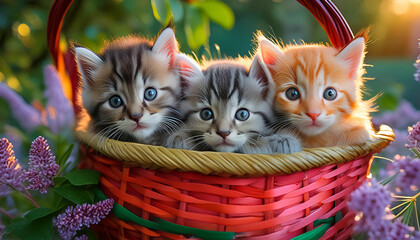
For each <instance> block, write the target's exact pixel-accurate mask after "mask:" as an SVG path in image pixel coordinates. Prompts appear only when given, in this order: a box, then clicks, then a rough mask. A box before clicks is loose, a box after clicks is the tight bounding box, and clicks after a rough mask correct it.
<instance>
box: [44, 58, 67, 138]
mask: <svg viewBox="0 0 420 240" xmlns="http://www.w3.org/2000/svg"><path fill="white" fill-rule="evenodd" d="M44 82H45V86H46V89H45V91H44V96H45V97H46V98H47V100H48V101H47V107H46V109H47V123H48V127H49V128H50V130H51V131H52V132H53V133H58V132H59V131H60V130H62V129H64V128H68V127H72V126H73V123H74V111H73V107H72V105H71V103H70V102H69V100H68V99H67V98H66V96H65V95H64V92H63V88H62V86H61V81H60V77H59V75H58V73H57V71H56V69H55V67H54V66H52V65H48V66H46V67H45V68H44Z"/></svg>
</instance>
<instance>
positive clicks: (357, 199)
mask: <svg viewBox="0 0 420 240" xmlns="http://www.w3.org/2000/svg"><path fill="white" fill-rule="evenodd" d="M405 140H406V141H408V144H406V145H405V146H406V147H407V148H408V149H410V150H411V151H412V153H414V156H400V155H395V157H394V161H393V163H392V164H389V165H387V167H386V170H387V172H388V175H389V174H391V175H395V174H396V177H395V181H394V182H393V185H388V188H390V189H395V191H398V192H403V193H407V192H410V191H411V192H412V191H418V190H419V189H420V159H419V158H420V152H419V146H418V142H419V141H420V122H418V123H416V124H415V125H414V126H413V127H410V128H409V134H408V136H407V137H406V138H405ZM391 186H392V187H391ZM419 194H420V193H418V194H416V195H414V196H413V197H404V196H403V197H401V196H395V197H396V198H402V200H403V201H406V202H407V203H406V204H408V203H409V201H411V199H414V200H415V198H416V197H417V196H418V195H419ZM390 204H391V195H390V192H388V191H387V190H385V187H384V186H382V185H381V184H378V183H377V181H376V180H375V179H374V178H373V179H372V180H371V181H370V182H366V183H365V184H363V185H362V186H361V187H360V188H358V189H357V190H355V191H354V192H353V193H352V194H351V199H350V201H349V202H348V207H349V209H350V210H352V211H354V212H356V213H358V215H357V217H356V219H357V220H358V221H357V224H356V226H355V228H354V231H355V232H356V233H362V232H365V233H367V235H368V237H369V239H381V240H387V239H390V240H394V239H395V240H399V239H409V240H420V233H419V232H416V231H413V230H412V229H410V227H408V226H407V225H405V224H403V223H401V222H400V219H399V218H396V217H395V216H394V215H392V211H389V210H387V206H389V205H390ZM397 209H398V207H397ZM402 211H404V210H400V212H399V214H398V215H397V216H401V214H403V213H404V212H402ZM415 211H416V210H415ZM405 214H411V212H409V213H407V212H405Z"/></svg>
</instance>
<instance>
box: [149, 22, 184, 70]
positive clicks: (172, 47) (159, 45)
mask: <svg viewBox="0 0 420 240" xmlns="http://www.w3.org/2000/svg"><path fill="white" fill-rule="evenodd" d="M152 51H153V52H155V53H160V54H164V55H166V56H167V57H168V58H169V65H170V66H171V67H173V66H174V63H175V56H176V54H177V53H178V51H179V50H178V42H177V41H176V38H175V33H174V31H173V30H172V28H166V29H165V30H163V31H162V33H161V34H160V35H159V37H158V38H157V39H156V42H155V43H154V44H153V47H152Z"/></svg>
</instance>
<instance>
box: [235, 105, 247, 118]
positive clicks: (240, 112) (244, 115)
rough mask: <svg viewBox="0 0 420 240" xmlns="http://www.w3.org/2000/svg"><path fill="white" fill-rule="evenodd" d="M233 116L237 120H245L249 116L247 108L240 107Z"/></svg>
mask: <svg viewBox="0 0 420 240" xmlns="http://www.w3.org/2000/svg"><path fill="white" fill-rule="evenodd" d="M235 118H236V119H238V120H239V121H246V120H247V119H248V118H249V111H248V109H245V108H241V109H239V110H238V111H236V113H235Z"/></svg>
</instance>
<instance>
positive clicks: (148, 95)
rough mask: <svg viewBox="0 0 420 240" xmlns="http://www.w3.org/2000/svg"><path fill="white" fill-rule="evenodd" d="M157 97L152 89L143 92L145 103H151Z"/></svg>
mask: <svg viewBox="0 0 420 240" xmlns="http://www.w3.org/2000/svg"><path fill="white" fill-rule="evenodd" d="M156 96H157V91H156V89H154V88H148V89H146V91H144V98H145V99H146V100H147V101H152V100H153V99H155V98H156Z"/></svg>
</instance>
